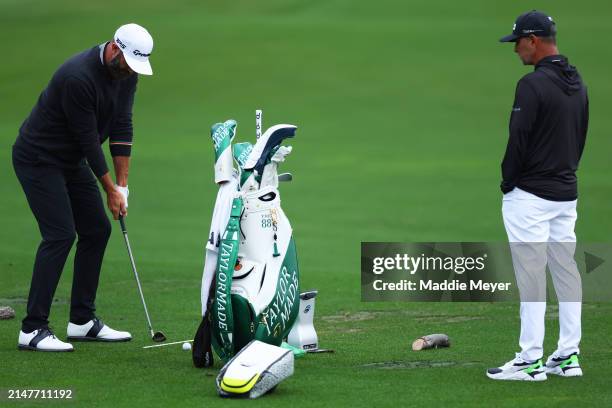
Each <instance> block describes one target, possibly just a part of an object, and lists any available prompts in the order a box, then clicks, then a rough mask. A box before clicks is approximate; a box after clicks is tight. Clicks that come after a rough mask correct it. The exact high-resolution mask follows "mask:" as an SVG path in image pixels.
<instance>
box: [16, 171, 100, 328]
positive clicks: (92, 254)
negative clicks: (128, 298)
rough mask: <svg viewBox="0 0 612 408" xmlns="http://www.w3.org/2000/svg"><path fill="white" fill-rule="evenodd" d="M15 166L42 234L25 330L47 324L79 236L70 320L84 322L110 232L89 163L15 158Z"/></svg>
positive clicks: (91, 305) (90, 312)
mask: <svg viewBox="0 0 612 408" xmlns="http://www.w3.org/2000/svg"><path fill="white" fill-rule="evenodd" d="M13 167H14V168H15V173H16V174H17V178H18V179H19V182H20V183H21V186H22V187H23V191H24V192H25V195H26V197H27V200H28V203H29V205H30V208H31V210H32V213H33V214H34V216H35V217H36V221H38V227H39V229H40V234H41V236H42V241H41V243H40V245H39V247H38V252H37V253H36V259H35V261H34V272H33V274H32V283H31V286H30V294H29V296H28V308H27V316H26V317H25V318H24V319H23V321H22V330H23V331H24V332H30V331H32V330H36V329H38V328H41V327H46V326H47V325H48V324H49V312H50V309H51V303H52V302H53V296H54V294H55V290H56V288H57V285H58V282H59V279H60V276H61V274H62V270H63V269H64V264H65V262H66V258H67V257H68V253H69V252H70V249H71V248H72V244H73V243H74V240H75V239H76V238H77V236H78V241H77V246H76V254H75V256H74V277H73V280H72V295H71V302H70V321H71V322H73V323H77V324H84V323H86V322H87V321H89V320H91V319H92V318H93V317H94V312H95V310H96V309H95V300H96V291H97V290H98V280H99V277H100V268H101V266H102V258H103V257H104V251H105V249H106V244H107V242H108V239H109V237H110V233H111V225H110V222H109V220H108V217H107V216H106V212H105V208H104V203H103V202H102V197H101V196H100V191H99V190H98V185H97V182H96V179H95V177H94V175H93V173H92V172H91V170H90V169H89V167H88V166H86V165H83V166H80V167H77V168H73V169H63V168H58V167H50V166H38V165H30V164H23V163H20V162H19V161H17V160H15V159H13Z"/></svg>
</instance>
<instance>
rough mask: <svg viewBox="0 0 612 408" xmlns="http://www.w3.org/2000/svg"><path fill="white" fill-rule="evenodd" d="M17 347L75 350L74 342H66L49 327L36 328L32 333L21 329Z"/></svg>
mask: <svg viewBox="0 0 612 408" xmlns="http://www.w3.org/2000/svg"><path fill="white" fill-rule="evenodd" d="M17 348H18V349H19V350H32V351H74V348H73V347H72V344H70V343H64V342H63V341H61V340H60V339H58V338H57V337H55V334H53V332H52V331H51V330H50V329H48V328H42V329H38V330H34V331H33V332H31V333H24V332H22V331H20V332H19V341H18V343H17Z"/></svg>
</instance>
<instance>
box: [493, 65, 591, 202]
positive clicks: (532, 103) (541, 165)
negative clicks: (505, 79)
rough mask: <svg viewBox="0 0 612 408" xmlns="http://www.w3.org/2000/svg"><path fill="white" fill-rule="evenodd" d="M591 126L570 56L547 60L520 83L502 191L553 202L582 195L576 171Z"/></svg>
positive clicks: (585, 100) (582, 91) (503, 173)
mask: <svg viewBox="0 0 612 408" xmlns="http://www.w3.org/2000/svg"><path fill="white" fill-rule="evenodd" d="M588 122H589V102H588V96H587V90H586V86H585V85H584V84H583V82H582V79H581V77H580V74H579V73H578V71H577V70H576V68H575V67H573V66H571V65H569V63H568V60H567V58H565V57H564V56H562V55H554V56H549V57H546V58H543V59H542V60H541V61H540V62H538V64H537V65H536V66H535V70H534V71H533V72H531V73H529V74H527V75H525V76H524V77H523V78H521V80H520V81H519V82H518V85H517V87H516V95H515V99H514V106H513V109H512V114H511V116H510V137H509V139H508V146H507V148H506V154H505V156H504V159H503V162H502V166H501V167H502V178H503V181H502V183H501V190H502V192H503V193H504V194H505V193H507V192H509V191H512V189H514V188H515V187H519V188H520V189H522V190H525V191H527V192H530V193H532V194H535V195H537V196H538V197H541V198H544V199H546V200H552V201H572V200H575V199H576V198H577V197H578V188H577V179H576V170H577V169H578V162H579V161H580V157H581V156H582V151H583V150H584V144H585V141H586V135H587V128H588Z"/></svg>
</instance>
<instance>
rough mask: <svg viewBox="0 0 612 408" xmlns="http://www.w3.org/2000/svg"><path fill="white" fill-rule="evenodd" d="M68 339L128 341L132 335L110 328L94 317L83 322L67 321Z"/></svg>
mask: <svg viewBox="0 0 612 408" xmlns="http://www.w3.org/2000/svg"><path fill="white" fill-rule="evenodd" d="M67 332H68V340H73V341H108V342H113V341H130V340H132V335H131V334H130V333H128V332H125V331H118V330H114V329H111V328H110V327H108V326H107V325H105V324H104V323H103V322H102V320H100V319H98V318H95V319H93V320H90V321H88V322H87V323H85V324H74V323H72V322H70V323H68V329H67Z"/></svg>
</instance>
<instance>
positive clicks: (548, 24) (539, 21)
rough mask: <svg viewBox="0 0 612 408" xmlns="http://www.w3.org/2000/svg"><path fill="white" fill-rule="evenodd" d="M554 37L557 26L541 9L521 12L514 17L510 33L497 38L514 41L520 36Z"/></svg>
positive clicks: (503, 40)
mask: <svg viewBox="0 0 612 408" xmlns="http://www.w3.org/2000/svg"><path fill="white" fill-rule="evenodd" d="M532 34H533V35H535V36H536V37H554V36H555V35H556V34H557V28H556V27H555V22H554V21H553V19H552V17H550V16H549V15H548V14H546V13H542V12H541V11H537V10H532V11H528V12H527V13H523V14H521V15H520V16H518V18H517V19H516V22H515V23H514V27H512V34H510V35H507V36H505V37H502V38H500V39H499V41H500V42H516V40H518V39H519V38H521V37H529V36H530V35H532Z"/></svg>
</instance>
